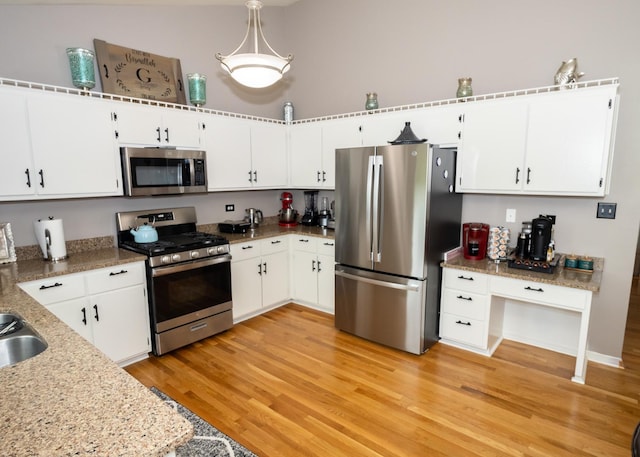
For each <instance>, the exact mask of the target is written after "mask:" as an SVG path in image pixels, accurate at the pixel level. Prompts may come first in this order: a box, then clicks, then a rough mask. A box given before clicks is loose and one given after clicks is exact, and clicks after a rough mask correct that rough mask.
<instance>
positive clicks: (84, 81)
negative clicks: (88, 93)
mask: <svg viewBox="0 0 640 457" xmlns="http://www.w3.org/2000/svg"><path fill="white" fill-rule="evenodd" d="M67 56H68V57H69V66H70V67H71V81H72V82H73V85H74V86H75V87H77V88H78V89H82V90H89V89H92V88H93V87H94V86H95V85H96V76H95V71H94V66H93V60H94V57H95V54H94V53H93V51H91V50H89V49H83V48H67Z"/></svg>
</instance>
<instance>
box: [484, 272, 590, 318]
mask: <svg viewBox="0 0 640 457" xmlns="http://www.w3.org/2000/svg"><path fill="white" fill-rule="evenodd" d="M491 290H492V292H493V293H494V294H495V295H501V296H503V297H511V298H514V299H516V300H523V301H527V302H533V303H540V304H542V305H550V306H556V307H559V308H565V309H575V310H577V311H582V310H583V309H584V308H585V306H586V304H587V303H588V301H589V296H590V294H591V292H590V291H588V290H582V289H573V288H571V287H562V286H555V285H553V284H545V283H541V282H535V281H526V280H520V279H511V278H503V277H496V278H492V279H491Z"/></svg>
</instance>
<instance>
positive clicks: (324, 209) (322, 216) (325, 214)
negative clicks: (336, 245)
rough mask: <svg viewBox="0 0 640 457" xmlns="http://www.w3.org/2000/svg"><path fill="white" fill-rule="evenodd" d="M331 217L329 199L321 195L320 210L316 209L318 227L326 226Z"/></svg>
mask: <svg viewBox="0 0 640 457" xmlns="http://www.w3.org/2000/svg"><path fill="white" fill-rule="evenodd" d="M330 219H331V211H330V210H329V199H328V198H327V197H322V199H321V200H320V211H318V227H322V228H327V227H328V225H329V220H330Z"/></svg>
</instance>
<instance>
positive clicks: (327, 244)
mask: <svg viewBox="0 0 640 457" xmlns="http://www.w3.org/2000/svg"><path fill="white" fill-rule="evenodd" d="M324 245H325V246H333V243H324Z"/></svg>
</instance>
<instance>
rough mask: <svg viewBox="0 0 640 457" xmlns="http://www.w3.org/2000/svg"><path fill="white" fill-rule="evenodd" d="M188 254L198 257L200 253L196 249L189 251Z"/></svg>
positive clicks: (193, 257) (194, 257)
mask: <svg viewBox="0 0 640 457" xmlns="http://www.w3.org/2000/svg"><path fill="white" fill-rule="evenodd" d="M190 255H191V258H192V259H197V258H198V257H200V253H199V252H198V251H191V254H190Z"/></svg>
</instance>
